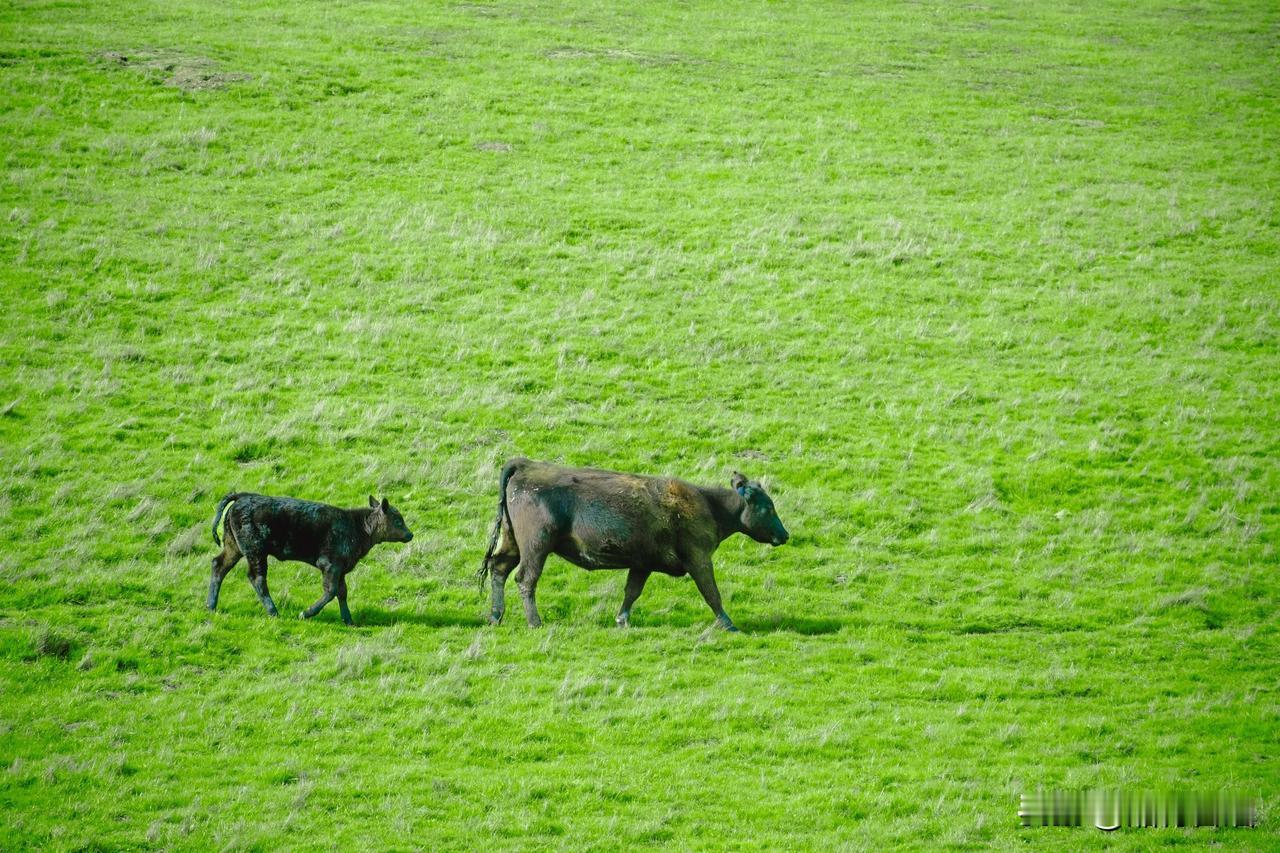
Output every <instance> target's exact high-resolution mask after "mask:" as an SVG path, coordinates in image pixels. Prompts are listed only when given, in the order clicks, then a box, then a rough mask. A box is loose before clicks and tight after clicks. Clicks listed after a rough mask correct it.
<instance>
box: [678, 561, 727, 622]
mask: <svg viewBox="0 0 1280 853" xmlns="http://www.w3.org/2000/svg"><path fill="white" fill-rule="evenodd" d="M689 574H690V575H691V576H692V577H693V582H694V583H695V584H697V585H698V592H700V593H702V597H703V598H704V599H705V600H706V602H707V606H708V607H710V608H711V612H712V613H714V614H715V615H716V624H717V625H719V626H720V627H721V628H724V629H725V630H726V631H736V630H738V629H737V627H735V626H734V624H733V620H732V619H730V618H729V614H728V613H725V612H724V608H723V607H722V606H721V605H720V590H719V588H717V587H716V576H715V574H714V573H713V572H712V571H711V565H710V564H708V565H706V566H700V567H698V568H697V569H690V570H689Z"/></svg>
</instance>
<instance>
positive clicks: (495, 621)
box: [489, 613, 502, 625]
mask: <svg viewBox="0 0 1280 853" xmlns="http://www.w3.org/2000/svg"><path fill="white" fill-rule="evenodd" d="M489 624H490V625H501V624H502V614H501V613H490V614H489Z"/></svg>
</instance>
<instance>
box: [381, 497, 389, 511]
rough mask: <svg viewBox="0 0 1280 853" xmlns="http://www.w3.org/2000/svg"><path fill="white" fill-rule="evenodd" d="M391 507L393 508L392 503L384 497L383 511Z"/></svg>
mask: <svg viewBox="0 0 1280 853" xmlns="http://www.w3.org/2000/svg"><path fill="white" fill-rule="evenodd" d="M389 509H391V504H389V503H387V499H386V498H383V499H382V511H383V512H386V511H387V510H389Z"/></svg>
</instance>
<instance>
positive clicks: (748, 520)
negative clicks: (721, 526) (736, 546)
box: [729, 471, 791, 545]
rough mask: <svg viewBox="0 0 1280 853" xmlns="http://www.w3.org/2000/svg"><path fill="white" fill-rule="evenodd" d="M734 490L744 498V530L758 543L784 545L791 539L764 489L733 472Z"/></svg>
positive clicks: (741, 518) (741, 516) (741, 519)
mask: <svg viewBox="0 0 1280 853" xmlns="http://www.w3.org/2000/svg"><path fill="white" fill-rule="evenodd" d="M729 484H730V485H731V486H733V490H734V491H735V492H737V493H738V494H739V495H740V496H741V497H742V515H740V516H739V517H738V519H739V520H740V521H741V522H742V530H743V532H745V533H746V534H747V535H748V536H750V537H751V538H752V539H754V540H756V541H757V542H767V543H769V544H770V545H782V544H784V543H785V542H786V541H787V540H788V539H790V538H791V534H790V533H788V532H787V528H785V527H783V526H782V519H780V518H778V511H777V510H775V509H774V508H773V500H772V499H771V498H770V497H769V496H768V495H767V494H765V491H764V487H763V486H761V485H760V484H759V483H757V482H756V481H754V480H748V479H747V478H746V477H744V476H742V475H741V474H739V473H738V472H737V471H734V472H733V478H732V479H731V480H730V481H729Z"/></svg>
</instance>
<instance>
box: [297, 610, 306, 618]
mask: <svg viewBox="0 0 1280 853" xmlns="http://www.w3.org/2000/svg"><path fill="white" fill-rule="evenodd" d="M298 618H299V619H306V618H307V611H305V610H301V611H299V612H298Z"/></svg>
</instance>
